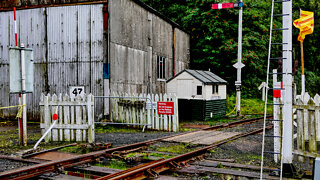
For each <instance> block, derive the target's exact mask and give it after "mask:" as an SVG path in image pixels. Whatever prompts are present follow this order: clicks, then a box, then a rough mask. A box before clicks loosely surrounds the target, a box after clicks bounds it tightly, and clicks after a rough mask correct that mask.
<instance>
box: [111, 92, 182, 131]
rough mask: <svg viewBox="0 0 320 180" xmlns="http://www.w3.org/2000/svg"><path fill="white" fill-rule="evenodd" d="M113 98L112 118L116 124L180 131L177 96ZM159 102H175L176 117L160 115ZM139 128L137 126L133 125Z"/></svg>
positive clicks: (117, 95)
mask: <svg viewBox="0 0 320 180" xmlns="http://www.w3.org/2000/svg"><path fill="white" fill-rule="evenodd" d="M113 97H137V98H136V99H135V98H130V99H129V98H112V99H111V103H112V113H111V118H112V120H113V121H114V122H120V123H124V124H140V125H145V124H147V125H148V126H147V127H148V129H153V130H164V131H173V132H177V131H179V118H178V102H177V98H176V96H175V95H171V94H170V95H168V94H164V95H162V94H159V95H158V94H156V95H154V94H140V95H136V94H131V95H129V94H121V95H119V94H117V93H114V94H113ZM157 102H174V115H159V114H158V113H157V109H156V103H157ZM133 126H135V127H137V125H133Z"/></svg>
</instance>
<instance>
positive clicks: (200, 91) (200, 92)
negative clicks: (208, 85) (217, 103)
mask: <svg viewBox="0 0 320 180" xmlns="http://www.w3.org/2000/svg"><path fill="white" fill-rule="evenodd" d="M197 95H202V86H197Z"/></svg>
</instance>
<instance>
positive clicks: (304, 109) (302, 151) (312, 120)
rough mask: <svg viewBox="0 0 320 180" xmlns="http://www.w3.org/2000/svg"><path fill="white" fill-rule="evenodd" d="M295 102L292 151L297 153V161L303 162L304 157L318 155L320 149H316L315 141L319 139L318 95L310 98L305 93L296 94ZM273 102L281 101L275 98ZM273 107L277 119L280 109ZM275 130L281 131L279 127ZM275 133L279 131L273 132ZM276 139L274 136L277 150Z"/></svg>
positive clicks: (319, 108) (319, 112)
mask: <svg viewBox="0 0 320 180" xmlns="http://www.w3.org/2000/svg"><path fill="white" fill-rule="evenodd" d="M295 102H296V103H295V105H294V106H293V111H294V112H295V115H294V117H295V118H294V119H295V121H294V132H295V134H293V139H294V146H293V148H294V149H293V153H294V154H297V155H298V161H300V162H304V161H305V158H306V157H309V158H316V157H320V151H318V149H317V142H319V141H320V96H319V95H318V94H317V95H315V96H314V98H312V97H310V95H309V94H308V93H305V94H304V96H297V99H295ZM275 103H279V104H281V103H282V102H281V100H280V99H277V101H276V102H275ZM274 108H275V109H274V112H275V113H274V118H275V119H279V117H281V113H282V112H281V111H282V109H281V108H280V107H279V106H275V107H274ZM280 119H281V118H280ZM275 130H278V131H281V128H278V129H275ZM275 134H281V133H280V132H275ZM285 135H286V133H285V132H284V136H285ZM277 140H279V138H275V149H277V150H279V149H280V141H279V142H277ZM277 144H279V145H277ZM275 161H277V156H275Z"/></svg>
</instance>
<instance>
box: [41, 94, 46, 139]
mask: <svg viewBox="0 0 320 180" xmlns="http://www.w3.org/2000/svg"><path fill="white" fill-rule="evenodd" d="M44 97H45V95H44V94H43V93H41V95H40V104H41V105H40V126H41V124H43V125H44V124H45V121H44V120H45V119H44ZM45 132H46V131H45V127H41V134H43V133H45Z"/></svg>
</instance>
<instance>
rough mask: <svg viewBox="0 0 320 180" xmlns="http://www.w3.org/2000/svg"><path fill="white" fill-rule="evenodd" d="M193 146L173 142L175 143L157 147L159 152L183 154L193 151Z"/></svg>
mask: <svg viewBox="0 0 320 180" xmlns="http://www.w3.org/2000/svg"><path fill="white" fill-rule="evenodd" d="M191 150H192V148H190V147H189V145H188V144H184V143H180V144H178V145H177V144H173V145H166V146H158V147H156V151H159V152H170V153H176V154H182V153H186V152H189V151H191Z"/></svg>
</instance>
